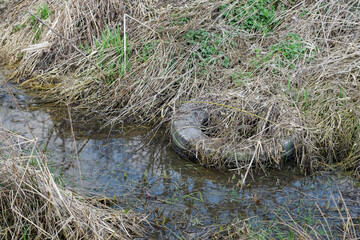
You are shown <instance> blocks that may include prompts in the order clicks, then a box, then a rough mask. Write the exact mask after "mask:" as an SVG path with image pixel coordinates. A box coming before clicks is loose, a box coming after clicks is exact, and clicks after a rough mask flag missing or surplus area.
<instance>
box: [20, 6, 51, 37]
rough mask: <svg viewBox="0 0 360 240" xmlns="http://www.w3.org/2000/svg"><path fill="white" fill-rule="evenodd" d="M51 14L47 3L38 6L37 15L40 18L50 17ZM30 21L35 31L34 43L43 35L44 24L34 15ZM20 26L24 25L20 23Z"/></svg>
mask: <svg viewBox="0 0 360 240" xmlns="http://www.w3.org/2000/svg"><path fill="white" fill-rule="evenodd" d="M51 14H52V12H51V10H50V9H49V7H48V5H47V4H46V3H44V4H42V5H40V6H38V7H37V8H36V13H35V15H36V16H37V17H38V18H40V19H41V20H46V19H48V18H49V17H50V16H51ZM29 23H30V25H31V26H32V28H33V30H34V32H35V35H34V40H33V43H35V42H38V41H39V40H40V37H41V33H42V29H43V26H42V24H40V23H39V21H38V19H36V18H35V17H34V16H30V18H29ZM20 26H23V25H20ZM15 28H16V27H15ZM17 30H19V29H18V28H17Z"/></svg>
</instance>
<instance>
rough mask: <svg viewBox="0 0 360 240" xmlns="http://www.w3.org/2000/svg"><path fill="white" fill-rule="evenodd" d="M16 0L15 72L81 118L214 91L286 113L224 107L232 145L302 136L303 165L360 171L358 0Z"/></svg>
mask: <svg viewBox="0 0 360 240" xmlns="http://www.w3.org/2000/svg"><path fill="white" fill-rule="evenodd" d="M6 5H7V10H8V11H6V12H3V13H2V15H1V16H0V17H1V20H2V21H1V28H2V29H3V32H4V34H2V35H1V36H0V50H1V52H2V53H3V54H4V55H6V56H9V57H8V58H7V62H8V63H9V64H10V65H14V64H17V65H18V66H19V68H17V69H16V71H15V73H14V74H13V78H14V79H20V78H19V77H21V79H22V80H21V82H22V86H24V87H29V88H31V89H37V90H41V93H40V95H41V96H43V97H44V98H46V99H48V100H49V99H50V100H52V101H59V102H65V103H67V104H69V105H72V106H75V107H74V111H78V112H79V115H81V116H83V121H86V119H90V118H92V119H98V120H100V121H103V123H104V125H112V124H116V123H119V122H122V121H129V122H140V123H148V124H149V123H150V124H154V123H159V122H162V121H164V120H166V121H170V120H171V118H172V116H173V114H174V113H176V112H177V109H178V107H179V106H180V104H182V103H184V102H187V101H193V100H195V99H198V98H199V97H203V96H207V98H210V99H212V100H214V101H213V102H216V103H219V104H224V105H228V106H232V107H234V108H238V109H243V110H246V111H249V112H251V113H254V114H257V115H259V116H261V117H263V118H265V119H268V120H269V122H268V123H270V121H272V122H274V123H276V125H275V124H265V125H264V123H263V122H262V121H259V119H255V118H253V117H251V116H249V115H246V114H244V113H243V112H241V111H236V110H234V109H231V108H224V107H219V108H216V109H215V108H214V109H215V110H214V111H213V114H212V115H211V119H212V121H210V122H208V127H209V129H212V130H209V132H208V134H209V135H211V136H213V137H216V138H221V139H222V141H223V145H224V146H226V148H228V149H230V150H234V149H239V147H240V148H245V147H247V146H250V145H251V146H252V147H256V146H258V147H257V148H258V149H259V151H260V152H259V154H261V152H265V153H266V152H267V153H268V152H269V151H268V150H267V149H268V147H267V146H271V145H274V144H276V139H281V138H284V137H287V136H289V135H292V136H294V138H295V140H296V154H297V155H296V163H297V164H298V165H300V166H301V167H303V169H305V170H316V169H321V168H327V167H330V166H331V167H334V166H335V167H341V168H342V169H347V170H352V171H353V172H354V174H355V176H359V168H360V167H359V160H358V159H359V156H360V155H359V148H358V139H359V131H358V126H359V117H360V116H359V114H360V113H359V109H358V106H359V101H360V96H359V69H360V68H359V64H360V62H359V59H360V58H359V55H360V49H359V46H360V45H359V44H360V38H359V35H358V34H357V33H358V29H359V19H360V11H359V9H360V7H359V3H358V1H356V0H351V1H345V0H343V1H330V0H322V1H304V0H295V1H269V0H257V1H253V0H251V1H228V0H224V1H216V2H211V1H206V3H204V2H203V1H197V0H192V1H188V2H187V4H185V5H184V4H182V3H180V2H176V1H175V2H168V1H165V2H157V1H147V0H141V1H140V0H138V1H135V2H134V1H123V2H121V3H119V2H118V1H114V0H92V1H88V3H87V4H86V5H84V4H82V1H80V0H76V1H71V2H68V3H65V2H56V3H55V2H48V1H43V0H36V1H27V0H26V1H21V2H7V3H6ZM43 6H47V7H48V8H47V9H48V10H46V13H50V12H51V14H45V15H44V16H46V17H42V16H43V15H42V12H43V11H40V13H41V14H40V15H39V19H40V20H41V22H40V21H39V20H38V21H37V23H36V24H37V25H38V26H42V31H43V33H42V34H41V35H40V36H39V39H38V43H39V44H38V45H33V42H32V39H34V32H33V31H32V30H31V29H32V28H33V26H32V25H31V24H29V22H28V19H29V17H30V15H29V14H27V13H26V12H25V10H28V11H30V12H32V13H33V14H35V15H36V14H37V13H38V12H39V9H44V7H43ZM45 24H46V25H47V27H46V26H45ZM124 39H126V44H124ZM124 45H125V46H124ZM29 46H30V47H29ZM74 46H78V47H77V48H75V47H74ZM99 69H100V70H99ZM64 76H65V77H64ZM203 100H205V99H203ZM166 121H164V122H166ZM276 126H284V127H282V128H277V127H276ZM246 129H252V131H250V130H246ZM264 134H265V135H267V137H266V138H264V136H265V135H264ZM244 136H247V142H246V141H245V142H246V143H245V142H244ZM271 136H272V137H271ZM213 157H214V159H212V161H215V162H217V164H216V165H217V166H218V167H223V166H225V165H226V164H225V163H226V162H225V161H226V159H225V158H224V155H221V154H220V155H219V156H213ZM236 164H237V168H238V169H245V168H248V167H249V165H250V163H249V162H237V163H236ZM334 164H335V165H334ZM276 165H281V163H279V159H278V158H276V157H275V158H271V157H270V158H268V159H267V160H266V161H258V159H257V158H256V161H255V163H254V165H253V166H258V167H264V166H276ZM240 172H241V171H240Z"/></svg>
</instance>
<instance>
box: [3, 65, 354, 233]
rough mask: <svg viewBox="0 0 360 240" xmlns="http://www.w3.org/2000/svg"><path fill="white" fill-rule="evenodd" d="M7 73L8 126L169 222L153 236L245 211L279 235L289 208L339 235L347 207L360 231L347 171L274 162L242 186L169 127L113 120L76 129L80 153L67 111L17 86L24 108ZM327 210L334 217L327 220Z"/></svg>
mask: <svg viewBox="0 0 360 240" xmlns="http://www.w3.org/2000/svg"><path fill="white" fill-rule="evenodd" d="M4 79H5V77H4V73H2V75H1V69H0V82H1V86H0V124H2V126H1V127H4V128H5V129H8V130H12V131H15V132H17V133H19V134H21V135H23V136H26V137H29V138H32V136H31V134H30V132H29V127H28V126H30V128H31V129H32V132H33V134H34V136H35V137H36V138H38V140H39V143H40V144H41V146H42V147H43V148H44V149H46V152H47V155H48V159H49V161H50V162H51V164H50V166H51V169H52V171H54V176H56V177H57V176H61V177H62V178H63V179H64V184H65V186H66V187H68V188H71V189H72V188H74V189H75V190H77V191H81V192H85V193H86V194H89V195H92V194H94V195H101V196H106V197H109V198H112V199H116V200H117V201H118V202H119V205H120V206H122V207H123V208H125V209H132V210H134V211H135V212H142V213H146V214H149V219H150V220H151V221H154V222H158V223H159V222H160V223H165V226H166V228H159V229H154V236H155V237H153V238H158V239H176V238H178V237H179V236H182V237H184V238H186V239H188V238H192V237H199V238H201V234H203V233H204V232H205V231H206V229H209V228H211V227H213V228H214V229H216V228H219V224H230V223H234V222H236V221H241V220H244V219H249V220H248V223H249V224H250V226H251V228H253V229H263V231H269V232H268V234H269V235H268V236H269V237H270V236H275V238H278V237H276V236H278V235H276V233H274V232H271V231H275V230H271V229H269V227H267V226H268V225H267V224H271V223H273V221H279V218H278V217H276V215H277V216H281V218H282V219H283V220H284V221H285V222H286V221H288V222H289V223H290V224H291V223H292V221H291V220H290V217H289V215H288V214H287V212H288V213H289V214H291V217H292V218H293V219H295V220H296V221H298V222H301V223H303V224H304V226H311V227H313V228H314V229H316V230H317V231H318V232H320V233H321V232H326V231H328V232H330V231H331V234H332V236H333V237H334V238H337V236H338V234H340V232H339V228H340V227H341V224H342V220H341V218H340V216H341V215H342V216H343V217H346V216H347V213H346V210H348V211H349V212H348V214H350V215H351V216H352V219H353V221H355V222H357V225H356V226H357V230H356V231H357V234H358V233H359V225H358V224H359V216H360V185H359V181H358V180H356V179H354V178H353V177H351V176H347V175H345V174H344V173H341V172H340V171H333V172H321V173H316V174H315V175H312V176H304V175H303V174H301V173H300V172H299V171H298V170H296V169H289V170H281V171H280V170H271V171H268V172H267V176H265V174H264V173H263V172H261V173H259V174H255V175H254V176H253V177H249V178H248V179H247V183H246V186H245V187H244V188H243V189H242V190H241V191H240V189H236V188H234V185H236V183H237V182H238V181H239V179H238V177H235V175H233V174H232V173H229V172H221V171H217V170H214V169H206V168H203V167H201V166H200V165H198V164H196V163H193V162H191V161H189V160H186V159H181V158H180V157H179V156H178V155H177V154H176V153H175V152H174V151H173V150H172V149H171V147H170V146H169V142H170V141H169V137H168V136H167V135H166V134H165V132H163V131H162V130H159V131H158V132H157V133H156V134H155V135H154V136H153V138H152V141H148V139H146V141H143V140H144V138H145V136H146V135H147V134H148V133H149V132H150V131H151V128H147V127H142V126H127V127H122V128H114V129H112V130H111V132H110V133H109V130H102V131H92V130H91V129H81V130H76V131H75V136H76V148H77V151H78V157H76V156H75V154H74V153H75V152H74V151H75V150H74V149H76V148H75V147H74V146H75V143H74V142H73V140H72V137H71V131H70V130H69V124H67V123H66V121H63V118H64V115H66V111H64V109H61V108H59V107H56V106H51V105H49V104H42V103H39V100H36V99H35V98H32V97H30V96H28V95H26V94H24V93H22V92H21V91H20V90H17V89H15V88H14V86H10V88H11V90H12V91H13V93H14V95H15V98H16V101H17V104H18V105H19V106H20V109H21V110H19V108H18V107H17V105H16V104H15V103H14V101H13V98H12V97H11V96H10V95H9V94H8V92H7V91H6V90H5V89H6V87H5V85H4V84H3V82H4V81H3V80H4ZM63 112H65V114H64V113H63ZM24 117H25V118H24ZM26 121H27V122H28V123H26ZM342 199H343V200H342ZM344 203H345V204H344ZM344 205H346V207H344ZM319 209H321V211H322V214H321V212H320V211H319ZM324 217H326V219H327V221H328V223H329V225H326V224H325V226H324V225H322V224H321V223H323V224H324ZM274 219H276V220H274ZM160 225H161V224H160ZM305 228H306V227H305ZM324 228H325V229H324ZM329 228H330V229H331V230H329ZM186 233H187V234H186ZM324 236H326V234H325V235H324ZM340 236H341V235H339V237H340ZM285 237H286V234H285ZM325 238H326V237H325Z"/></svg>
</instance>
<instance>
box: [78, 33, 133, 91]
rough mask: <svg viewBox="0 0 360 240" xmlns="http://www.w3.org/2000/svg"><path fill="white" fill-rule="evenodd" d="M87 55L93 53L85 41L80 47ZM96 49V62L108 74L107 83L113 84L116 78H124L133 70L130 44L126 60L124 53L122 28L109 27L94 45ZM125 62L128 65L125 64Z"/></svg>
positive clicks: (127, 46) (127, 48) (127, 44)
mask: <svg viewBox="0 0 360 240" xmlns="http://www.w3.org/2000/svg"><path fill="white" fill-rule="evenodd" d="M79 48H80V49H81V50H84V51H85V52H86V53H87V54H91V53H92V48H91V46H90V44H89V43H88V42H87V41H85V42H84V43H83V44H80V45H79ZM93 49H95V51H96V53H95V62H96V63H97V64H98V66H99V67H100V68H101V69H103V70H104V71H105V73H106V76H105V81H106V83H107V84H111V83H112V82H113V81H114V80H115V79H116V78H119V77H122V76H123V75H124V73H125V72H126V71H127V70H129V69H130V68H131V66H130V62H129V58H130V57H129V54H130V44H129V40H128V39H127V41H126V54H127V56H126V59H125V51H124V38H123V37H122V36H121V32H120V27H119V26H116V27H115V28H114V29H110V28H109V27H108V26H106V27H105V29H104V30H103V31H102V32H101V36H100V37H99V38H97V39H95V41H94V43H93ZM124 60H125V61H126V63H125V64H124Z"/></svg>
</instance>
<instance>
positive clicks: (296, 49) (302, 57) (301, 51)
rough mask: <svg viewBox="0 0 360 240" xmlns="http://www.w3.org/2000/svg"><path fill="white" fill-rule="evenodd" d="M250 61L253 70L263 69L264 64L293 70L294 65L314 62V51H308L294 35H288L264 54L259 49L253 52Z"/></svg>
mask: <svg viewBox="0 0 360 240" xmlns="http://www.w3.org/2000/svg"><path fill="white" fill-rule="evenodd" d="M254 52H255V54H256V56H255V57H254V58H253V59H252V65H253V66H254V67H255V68H258V69H259V68H263V67H264V65H265V64H269V63H270V64H273V63H274V66H275V67H276V68H278V69H294V68H295V65H296V63H298V62H299V61H302V62H303V63H309V62H310V61H311V60H314V55H315V53H316V49H309V48H308V47H307V46H306V44H305V42H303V40H302V39H301V37H300V36H299V35H297V34H296V33H288V34H287V35H286V37H285V39H284V40H283V41H281V42H280V43H276V44H273V45H270V46H269V47H268V48H267V51H266V52H265V53H262V51H261V49H255V50H254Z"/></svg>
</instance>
